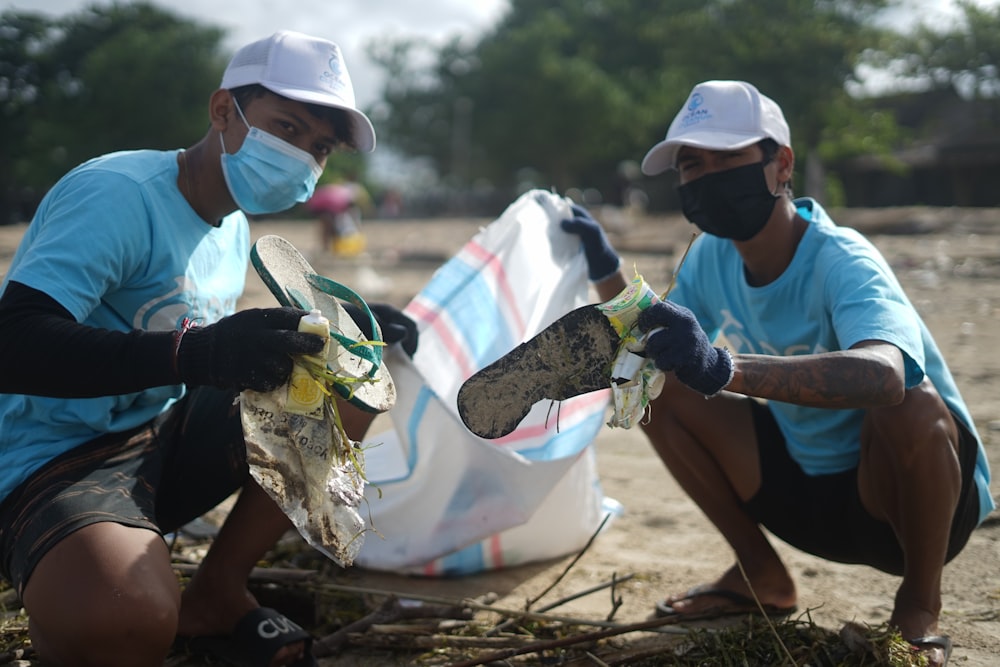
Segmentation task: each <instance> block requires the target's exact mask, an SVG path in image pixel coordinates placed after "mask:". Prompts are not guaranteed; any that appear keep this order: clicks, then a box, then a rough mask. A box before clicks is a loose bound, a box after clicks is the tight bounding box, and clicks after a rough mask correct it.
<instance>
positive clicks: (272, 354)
mask: <svg viewBox="0 0 1000 667" xmlns="http://www.w3.org/2000/svg"><path fill="white" fill-rule="evenodd" d="M303 315H306V311H304V310H299V309H298V308H263V309H262V308H254V309H252V310H244V311H241V312H239V313H236V314H234V315H230V316H229V317H224V318H223V319H221V320H219V321H218V322H216V323H215V324H210V325H208V326H207V327H192V328H190V329H188V330H187V331H183V332H181V334H180V340H179V341H178V344H177V348H176V362H177V372H178V374H179V376H180V379H181V381H182V382H184V383H185V384H188V385H192V386H196V385H211V386H213V387H219V388H220V389H232V390H236V391H243V390H244V389H253V390H254V391H272V390H274V389H277V388H278V387H280V386H281V385H283V384H285V382H287V381H288V376H289V375H290V374H291V372H292V357H293V356H295V355H300V354H317V353H319V352H320V351H321V350H322V349H323V342H324V341H323V339H322V338H321V337H320V336H317V335H315V334H310V333H300V332H299V331H298V327H299V319H301V318H302V316H303Z"/></svg>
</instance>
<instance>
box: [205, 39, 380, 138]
mask: <svg viewBox="0 0 1000 667" xmlns="http://www.w3.org/2000/svg"><path fill="white" fill-rule="evenodd" d="M254 83H256V84H260V85H262V86H264V87H265V88H267V89H268V90H270V91H271V92H272V93H276V94H278V95H281V96H282V97H287V98H289V99H292V100H296V101H298V102H307V103H310V104H319V105H321V106H325V107H333V108H335V109H343V110H344V111H346V112H347V115H348V117H350V119H351V124H352V126H353V128H354V141H355V143H356V144H357V149H358V150H360V151H364V152H371V151H372V150H374V148H375V129H374V128H373V127H372V123H371V121H370V120H368V116H366V115H364V114H363V113H361V111H359V110H358V107H357V104H356V103H355V101H354V87H353V86H352V85H351V77H350V75H349V74H348V73H347V65H346V64H345V63H344V56H343V54H342V53H341V52H340V47H339V46H337V45H336V44H334V43H333V42H330V41H327V40H325V39H320V38H318V37H310V36H309V35H304V34H302V33H299V32H292V31H290V30H282V31H280V32H276V33H274V34H273V35H271V36H270V37H268V38H266V39H261V40H258V41H256V42H251V43H250V44H247V45H246V46H244V47H242V48H240V49H239V50H238V51H237V52H236V54H235V55H233V59H232V60H231V61H229V66H228V67H226V71H225V73H224V74H223V75H222V84H221V86H220V87H222V88H225V89H227V90H230V89H233V88H238V87H240V86H246V85H250V84H254Z"/></svg>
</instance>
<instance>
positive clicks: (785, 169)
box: [774, 146, 795, 183]
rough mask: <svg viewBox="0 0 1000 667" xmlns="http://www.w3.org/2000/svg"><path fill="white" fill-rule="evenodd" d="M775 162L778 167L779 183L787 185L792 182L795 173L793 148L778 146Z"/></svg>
mask: <svg viewBox="0 0 1000 667" xmlns="http://www.w3.org/2000/svg"><path fill="white" fill-rule="evenodd" d="M774 162H775V164H777V165H778V182H779V183H787V182H788V181H790V180H792V174H793V173H794V172H795V152H794V151H793V150H792V148H791V146H778V151H777V152H776V153H775V154H774Z"/></svg>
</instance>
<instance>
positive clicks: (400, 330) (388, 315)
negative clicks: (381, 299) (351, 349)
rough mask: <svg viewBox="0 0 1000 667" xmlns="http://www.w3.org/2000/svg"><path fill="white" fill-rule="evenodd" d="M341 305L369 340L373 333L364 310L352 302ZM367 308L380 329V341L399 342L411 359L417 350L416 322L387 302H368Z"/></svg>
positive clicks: (388, 343)
mask: <svg viewBox="0 0 1000 667" xmlns="http://www.w3.org/2000/svg"><path fill="white" fill-rule="evenodd" d="M341 305H342V306H343V307H344V310H346V311H347V314H348V315H350V316H351V319H352V320H354V323H355V324H357V325H358V328H359V329H361V333H363V334H364V335H365V338H367V339H368V340H371V339H372V335H373V332H372V330H371V329H372V325H371V320H369V319H368V316H367V315H366V314H365V312H364V311H363V310H361V308H359V307H357V306H355V305H354V304H353V303H344V304H341ZM368 309H369V310H371V311H372V315H373V316H374V317H375V321H376V322H377V323H378V328H379V329H381V330H382V341H383V342H384V343H385V344H386V345H392V344H393V343H399V344H400V346H401V347H402V348H403V351H404V352H406V354H407V356H409V357H410V358H411V359H412V358H413V354H414V353H415V352H416V351H417V341H418V338H419V334H418V333H417V323H416V322H414V321H413V320H411V319H410V318H409V317H408V316H407V315H406V314H405V313H404V312H403V311H401V310H400V309H398V308H396V307H395V306H390V305H389V304H387V303H370V304H368Z"/></svg>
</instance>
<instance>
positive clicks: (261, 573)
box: [171, 563, 319, 583]
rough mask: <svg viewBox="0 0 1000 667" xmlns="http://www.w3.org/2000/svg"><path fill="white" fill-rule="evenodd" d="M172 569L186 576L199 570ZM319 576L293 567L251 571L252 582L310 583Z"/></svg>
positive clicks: (188, 567)
mask: <svg viewBox="0 0 1000 667" xmlns="http://www.w3.org/2000/svg"><path fill="white" fill-rule="evenodd" d="M171 567H173V568H174V570H175V571H176V572H179V573H180V574H183V575H185V576H191V575H193V574H194V573H195V572H197V570H198V566H197V565H192V564H190V563H172V564H171ZM317 576H319V572H318V571H317V570H300V569H297V568H291V567H255V568H254V569H253V570H251V571H250V581H274V582H278V583H281V582H289V581H308V580H311V579H313V578H315V577H317Z"/></svg>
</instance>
